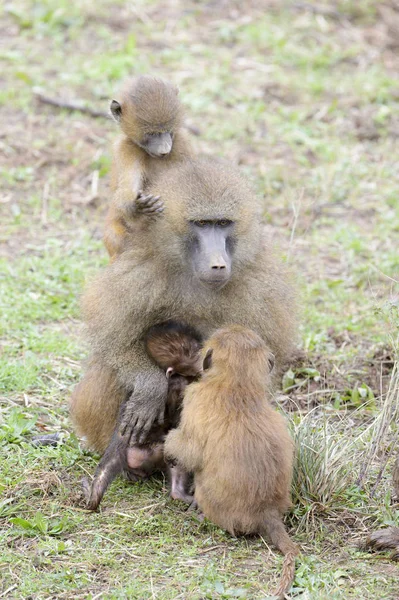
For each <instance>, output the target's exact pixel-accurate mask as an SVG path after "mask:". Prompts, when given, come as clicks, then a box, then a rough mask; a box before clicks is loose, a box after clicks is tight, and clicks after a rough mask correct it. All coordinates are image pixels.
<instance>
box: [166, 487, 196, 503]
mask: <svg viewBox="0 0 399 600" xmlns="http://www.w3.org/2000/svg"><path fill="white" fill-rule="evenodd" d="M170 497H171V498H172V499H173V500H181V501H182V502H185V503H186V504H189V505H190V506H191V505H192V503H193V502H194V496H191V495H190V494H187V493H186V492H185V491H183V490H180V489H173V488H172V490H171V492H170Z"/></svg>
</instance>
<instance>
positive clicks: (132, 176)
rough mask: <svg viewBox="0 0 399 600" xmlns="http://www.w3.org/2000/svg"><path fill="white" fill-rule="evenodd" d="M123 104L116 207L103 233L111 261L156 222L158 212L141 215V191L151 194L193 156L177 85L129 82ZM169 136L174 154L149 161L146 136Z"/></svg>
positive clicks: (115, 174) (115, 166)
mask: <svg viewBox="0 0 399 600" xmlns="http://www.w3.org/2000/svg"><path fill="white" fill-rule="evenodd" d="M120 105H121V109H122V114H121V118H120V128H121V136H120V137H119V139H118V140H117V141H116V143H115V145H114V152H113V161H112V169H111V190H112V202H111V206H110V208H109V211H108V215H107V219H106V228H105V234H104V243H105V246H106V248H107V250H108V253H109V254H110V256H111V257H115V255H117V254H120V253H121V252H123V251H124V250H125V249H126V248H127V247H128V246H129V243H130V242H132V241H133V242H134V239H135V235H136V233H137V232H138V231H142V232H148V231H149V230H150V229H151V226H152V223H153V221H154V219H153V218H150V216H151V214H152V216H156V214H157V213H156V212H154V213H150V214H148V213H147V214H141V213H140V212H139V211H138V210H137V208H138V204H137V199H138V197H139V194H140V191H141V190H145V189H147V188H148V185H149V184H150V183H151V181H153V179H154V178H155V177H156V176H157V175H158V174H159V173H160V172H162V171H163V170H164V169H167V168H169V167H170V166H171V165H174V164H175V163H176V162H179V161H181V160H183V159H185V158H188V157H189V156H191V154H192V150H191V146H190V143H189V140H188V137H187V135H186V134H185V132H184V131H183V130H182V112H183V111H182V106H181V103H180V100H179V98H178V90H177V88H176V87H175V86H173V85H171V84H170V83H167V82H165V81H162V80H161V79H156V78H154V77H148V76H142V77H138V78H137V79H134V80H130V81H128V82H127V83H126V85H125V87H124V89H123V92H122V95H121V102H120ZM164 132H169V133H171V134H172V135H173V146H172V149H171V151H170V153H169V154H168V155H167V156H163V157H153V156H150V155H149V154H148V153H147V151H146V148H145V141H144V140H145V137H146V135H148V134H150V133H164ZM154 206H155V205H154ZM157 206H160V204H159V202H158V203H157Z"/></svg>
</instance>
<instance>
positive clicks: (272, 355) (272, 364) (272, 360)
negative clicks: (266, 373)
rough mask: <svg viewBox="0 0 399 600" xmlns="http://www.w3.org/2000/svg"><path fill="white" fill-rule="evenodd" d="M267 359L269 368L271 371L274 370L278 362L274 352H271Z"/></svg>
mask: <svg viewBox="0 0 399 600" xmlns="http://www.w3.org/2000/svg"><path fill="white" fill-rule="evenodd" d="M267 360H268V363H269V369H270V373H271V372H272V371H273V369H274V364H275V362H276V358H275V356H274V354H271V353H270V356H269V358H268V359H267Z"/></svg>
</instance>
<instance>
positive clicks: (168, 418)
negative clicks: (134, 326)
mask: <svg viewBox="0 0 399 600" xmlns="http://www.w3.org/2000/svg"><path fill="white" fill-rule="evenodd" d="M145 345H146V349H147V352H148V353H149V355H150V356H151V357H152V358H153V360H154V361H155V362H156V363H157V364H158V365H159V366H160V367H161V368H162V369H164V370H165V371H168V376H169V380H168V381H169V384H168V397H167V402H166V415H165V422H164V423H163V425H161V426H160V425H157V426H155V427H153V428H152V430H151V431H150V433H149V436H148V439H147V442H146V444H145V445H141V446H138V445H134V446H130V447H129V439H128V437H127V436H121V435H120V433H119V430H118V429H119V428H118V426H117V427H116V428H115V431H114V432H113V435H112V438H111V442H110V443H109V445H108V447H107V448H106V450H105V453H104V455H103V457H102V459H101V461H100V463H99V464H98V466H97V469H96V473H95V476H94V479H93V482H92V484H91V486H89V485H88V483H87V482H86V481H85V491H86V495H87V507H88V508H89V509H90V510H96V509H97V508H98V506H99V504H100V502H101V500H102V498H103V496H104V494H105V491H106V489H107V487H108V486H109V485H110V483H111V482H112V481H113V480H114V479H115V477H116V476H117V475H119V474H120V473H122V472H123V471H124V472H125V473H126V475H127V476H128V478H129V479H131V480H133V481H135V480H136V479H138V478H142V477H148V476H149V475H150V474H151V473H153V472H154V471H155V470H164V469H165V468H166V464H165V461H164V457H163V442H164V439H165V435H166V433H167V432H168V431H169V430H170V429H171V428H172V427H177V425H178V424H179V420H180V411H181V405H182V402H183V394H184V390H185V388H186V386H187V385H188V384H189V383H191V382H192V381H193V380H194V379H195V378H196V377H197V376H198V375H199V373H200V372H201V369H202V360H201V355H200V348H201V344H200V337H199V336H198V334H197V332H196V331H195V330H194V329H193V328H192V327H188V326H187V325H185V324H183V323H176V322H174V321H169V322H168V323H162V324H160V325H157V326H155V327H152V328H151V329H150V330H149V331H148V332H147V335H146V338H145ZM123 411H124V407H122V415H120V417H119V421H121V418H122V416H123ZM168 475H169V480H170V484H171V495H172V497H173V498H175V499H181V500H186V501H187V499H189V498H190V499H191V497H190V496H188V494H187V492H186V487H187V481H188V476H187V475H186V474H185V473H184V472H183V471H182V469H179V468H177V467H173V468H169V469H168Z"/></svg>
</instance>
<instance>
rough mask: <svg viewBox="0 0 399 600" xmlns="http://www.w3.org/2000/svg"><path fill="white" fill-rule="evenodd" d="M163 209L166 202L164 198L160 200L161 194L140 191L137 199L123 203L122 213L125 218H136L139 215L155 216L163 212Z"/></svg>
mask: <svg viewBox="0 0 399 600" xmlns="http://www.w3.org/2000/svg"><path fill="white" fill-rule="evenodd" d="M163 209H164V204H163V202H162V200H160V196H153V195H152V194H144V193H143V192H142V191H140V192H139V194H138V196H137V198H136V200H133V201H132V202H128V203H126V204H124V205H123V207H122V214H123V217H124V218H125V219H134V218H137V216H139V215H146V216H147V217H155V216H157V215H159V214H160V213H162V212H163Z"/></svg>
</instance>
